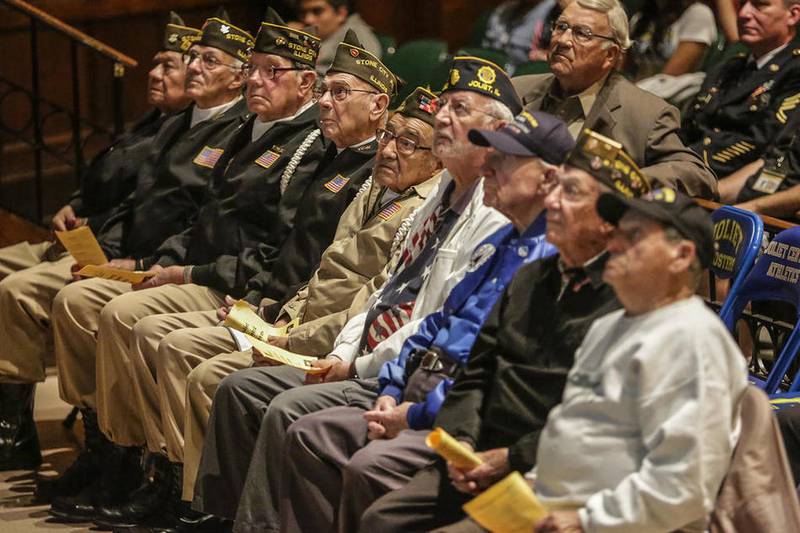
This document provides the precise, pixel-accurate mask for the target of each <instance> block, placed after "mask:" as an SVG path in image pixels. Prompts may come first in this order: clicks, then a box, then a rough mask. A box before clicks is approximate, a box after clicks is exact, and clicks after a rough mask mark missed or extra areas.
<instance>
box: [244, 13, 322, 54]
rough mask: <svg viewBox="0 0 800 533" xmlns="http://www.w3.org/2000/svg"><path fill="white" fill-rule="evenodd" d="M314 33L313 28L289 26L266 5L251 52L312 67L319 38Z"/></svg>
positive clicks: (317, 51) (317, 49)
mask: <svg viewBox="0 0 800 533" xmlns="http://www.w3.org/2000/svg"><path fill="white" fill-rule="evenodd" d="M314 33H315V29H314V28H305V29H304V30H303V31H300V30H295V29H294V28H290V27H289V26H287V25H286V23H285V22H284V21H283V19H281V17H280V15H278V14H277V13H276V12H275V10H274V9H272V8H271V7H268V8H267V14H266V16H265V17H264V22H262V23H261V27H260V28H259V30H258V35H256V44H255V46H254V47H253V52H260V53H262V54H272V55H276V56H281V57H285V58H286V59H291V60H292V61H298V62H300V63H303V64H305V65H308V66H310V67H311V68H314V66H315V65H316V64H317V56H318V55H319V47H320V39H319V37H317V36H316V35H314Z"/></svg>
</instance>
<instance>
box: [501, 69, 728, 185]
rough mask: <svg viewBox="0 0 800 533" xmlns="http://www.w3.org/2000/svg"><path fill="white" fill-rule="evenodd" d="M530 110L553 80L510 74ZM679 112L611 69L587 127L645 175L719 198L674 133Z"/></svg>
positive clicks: (704, 168) (704, 171)
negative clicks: (619, 146)
mask: <svg viewBox="0 0 800 533" xmlns="http://www.w3.org/2000/svg"><path fill="white" fill-rule="evenodd" d="M511 81H512V83H513V84H514V88H515V89H516V90H517V93H519V95H520V97H521V98H522V103H523V104H524V105H525V109H526V110H528V111H534V110H539V109H541V106H542V101H543V100H544V97H545V95H546V94H547V92H548V91H549V90H550V87H551V86H552V84H553V83H554V82H555V76H553V75H552V74H533V75H529V76H519V77H516V78H512V80H511ZM680 124H681V119H680V112H679V111H678V110H677V109H676V108H675V107H674V106H672V105H670V104H668V103H667V102H665V101H664V100H662V99H661V98H659V97H657V96H655V95H653V94H651V93H649V92H647V91H643V90H642V89H639V88H638V87H636V86H635V85H634V84H632V83H631V82H629V81H628V80H627V79H625V77H623V76H622V75H621V74H619V73H617V72H612V73H611V74H610V75H609V76H608V79H607V80H606V83H605V85H604V86H603V88H602V89H600V93H599V94H598V95H597V99H596V100H595V103H594V105H593V106H592V109H591V111H590V112H589V116H588V117H586V121H585V124H584V125H585V126H586V127H587V128H591V129H594V130H596V131H597V132H598V133H600V134H602V135H605V136H606V137H610V138H612V139H614V140H616V141H618V142H620V143H622V145H623V146H624V147H625V150H626V151H627V152H628V153H629V154H630V155H631V157H632V158H633V160H634V161H635V162H636V164H637V165H639V166H640V167H641V168H642V171H643V172H644V173H645V175H647V176H648V177H649V178H651V179H654V180H658V181H659V182H660V183H661V184H662V185H667V186H669V187H673V188H677V189H680V190H683V191H685V192H687V193H688V194H689V195H691V196H697V197H701V198H716V197H717V178H716V176H715V175H714V173H713V172H712V171H711V169H710V168H708V167H707V166H706V164H705V163H703V161H702V159H700V157H699V156H698V155H697V154H696V153H694V151H692V150H691V149H689V148H687V147H686V146H685V145H684V144H683V142H682V141H681V140H680V138H679V137H678V130H679V129H680Z"/></svg>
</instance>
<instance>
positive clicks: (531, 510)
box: [463, 472, 547, 533]
mask: <svg viewBox="0 0 800 533" xmlns="http://www.w3.org/2000/svg"><path fill="white" fill-rule="evenodd" d="M463 509H464V511H465V512H466V513H467V514H468V515H469V516H471V517H472V519H473V520H475V521H476V522H478V523H479V524H480V525H481V526H483V527H484V528H486V529H488V530H489V531H494V532H496V533H522V532H525V533H531V532H532V531H533V526H534V525H535V524H536V523H537V522H539V521H540V520H541V519H543V518H544V517H545V516H547V509H546V508H545V507H544V505H542V503H541V502H540V501H539V498H537V497H536V494H534V492H533V489H531V488H530V486H528V483H527V482H526V481H525V478H523V477H522V475H521V474H520V473H519V472H513V473H511V474H509V475H507V476H506V477H505V478H503V479H502V480H501V481H498V482H497V483H495V484H494V485H492V486H491V487H489V488H488V489H486V490H485V491H484V492H482V493H481V494H479V495H478V496H476V497H475V498H474V499H473V500H471V501H470V502H468V503H466V504H465V505H464V507H463Z"/></svg>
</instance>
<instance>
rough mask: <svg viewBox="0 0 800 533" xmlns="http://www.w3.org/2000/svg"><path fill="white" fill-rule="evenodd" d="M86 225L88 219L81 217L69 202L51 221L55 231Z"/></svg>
mask: <svg viewBox="0 0 800 533" xmlns="http://www.w3.org/2000/svg"><path fill="white" fill-rule="evenodd" d="M85 225H86V219H85V218H79V217H78V216H77V215H76V214H75V210H74V209H72V206H71V205H69V204H67V205H65V206H64V207H62V208H61V209H59V210H58V212H57V213H56V214H55V215H53V220H52V221H51V222H50V227H51V228H52V229H53V231H68V230H71V229H75V228H79V227H81V226H85Z"/></svg>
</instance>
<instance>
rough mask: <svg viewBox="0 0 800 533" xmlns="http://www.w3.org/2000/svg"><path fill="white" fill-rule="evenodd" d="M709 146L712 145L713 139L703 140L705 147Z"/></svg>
mask: <svg viewBox="0 0 800 533" xmlns="http://www.w3.org/2000/svg"><path fill="white" fill-rule="evenodd" d="M709 144H711V137H706V138H705V139H703V146H708V145H709Z"/></svg>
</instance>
